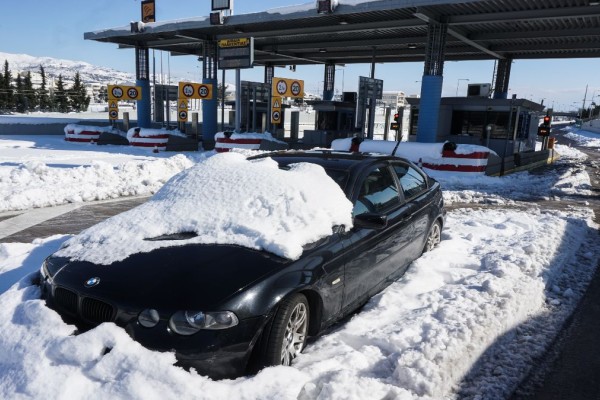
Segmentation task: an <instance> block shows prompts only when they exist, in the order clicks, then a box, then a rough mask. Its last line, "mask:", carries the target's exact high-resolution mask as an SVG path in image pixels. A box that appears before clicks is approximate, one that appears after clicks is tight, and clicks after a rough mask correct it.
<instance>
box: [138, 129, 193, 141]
mask: <svg viewBox="0 0 600 400" xmlns="http://www.w3.org/2000/svg"><path fill="white" fill-rule="evenodd" d="M168 135H171V136H181V137H187V136H186V134H185V133H183V132H181V131H180V130H177V129H174V130H166V129H151V128H138V127H135V128H131V129H129V130H128V131H127V139H128V140H129V141H131V139H132V138H134V137H142V138H150V137H163V136H168Z"/></svg>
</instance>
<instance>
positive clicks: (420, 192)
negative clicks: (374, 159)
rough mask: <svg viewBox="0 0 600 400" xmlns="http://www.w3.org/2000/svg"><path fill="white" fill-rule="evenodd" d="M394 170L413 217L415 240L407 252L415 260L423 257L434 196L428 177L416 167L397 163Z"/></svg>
mask: <svg viewBox="0 0 600 400" xmlns="http://www.w3.org/2000/svg"><path fill="white" fill-rule="evenodd" d="M392 168H393V170H394V173H395V174H396V177H397V178H398V182H400V187H401V189H402V194H403V195H404V198H405V200H406V204H407V207H408V208H409V212H410V214H411V216H412V217H411V222H412V228H413V240H411V243H409V246H408V248H407V251H408V252H409V253H410V255H411V258H412V259H413V260H414V259H416V258H418V257H419V256H420V255H421V253H422V251H423V246H424V244H425V239H426V236H427V234H428V233H429V227H430V226H431V222H432V214H431V209H432V207H431V202H432V197H433V196H432V194H431V193H430V192H429V191H428V185H427V177H426V176H425V175H424V174H423V173H422V172H420V171H419V170H418V169H417V168H416V167H414V166H413V165H411V164H409V163H406V162H402V161H395V162H393V163H392Z"/></svg>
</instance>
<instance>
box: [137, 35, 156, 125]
mask: <svg viewBox="0 0 600 400" xmlns="http://www.w3.org/2000/svg"><path fill="white" fill-rule="evenodd" d="M148 59H149V52H148V49H146V48H144V47H136V48H135V84H136V86H140V87H141V88H142V99H141V100H138V101H137V124H138V126H139V127H140V128H150V127H151V126H152V116H151V113H152V99H151V98H150V97H151V95H150V63H149V61H148Z"/></svg>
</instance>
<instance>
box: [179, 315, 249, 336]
mask: <svg viewBox="0 0 600 400" xmlns="http://www.w3.org/2000/svg"><path fill="white" fill-rule="evenodd" d="M238 323H239V320H238V318H237V316H236V315H235V314H234V313H232V312H231V311H216V312H202V311H178V312H176V313H175V314H173V316H172V317H171V319H170V320H169V328H171V330H172V331H173V332H175V333H177V334H179V335H193V334H194V333H196V332H198V331H199V330H201V329H211V330H215V329H227V328H231V327H233V326H236V325H237V324H238Z"/></svg>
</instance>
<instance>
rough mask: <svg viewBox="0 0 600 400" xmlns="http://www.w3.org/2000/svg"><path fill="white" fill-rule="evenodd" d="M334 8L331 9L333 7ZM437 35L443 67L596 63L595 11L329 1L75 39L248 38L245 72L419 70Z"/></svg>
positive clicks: (551, 2) (593, 4)
mask: <svg viewBox="0 0 600 400" xmlns="http://www.w3.org/2000/svg"><path fill="white" fill-rule="evenodd" d="M333 3H335V2H333ZM431 23H442V24H444V25H446V26H447V35H446V36H447V37H446V38H445V46H444V58H445V60H483V59H500V60H501V59H544V58H580V57H600V1H594V0H528V1H523V0H493V1H481V0H472V1H469V0H462V1H451V0H412V1H410V0H408V1H407V0H373V1H369V0H339V4H337V7H335V8H334V10H333V11H332V12H330V13H323V14H319V13H318V12H317V7H316V2H315V1H313V2H310V3H307V4H303V5H298V6H289V7H281V8H276V9H271V10H268V11H264V12H257V13H251V14H243V15H233V16H229V17H225V19H224V21H223V23H222V24H220V25H211V23H210V20H209V18H208V17H196V18H189V19H181V20H174V21H164V22H155V23H149V24H145V25H144V26H143V27H142V29H141V31H140V32H135V33H132V30H131V27H130V25H127V26H124V27H119V28H113V29H105V30H101V31H95V32H87V33H85V34H84V38H85V39H89V40H96V41H100V42H109V43H116V44H118V45H119V47H125V48H126V47H144V48H150V49H159V50H164V51H170V52H171V53H173V54H181V55H185V54H189V55H197V56H200V55H202V54H203V46H204V44H205V43H206V42H209V41H215V40H221V39H233V38H245V37H253V38H254V48H255V56H254V60H255V65H275V66H277V65H294V64H330V63H334V64H350V63H371V62H405V61H413V62H414V61H425V60H426V59H427V57H428V54H427V53H428V51H431V50H430V48H431V46H428V25H430V24H431Z"/></svg>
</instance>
